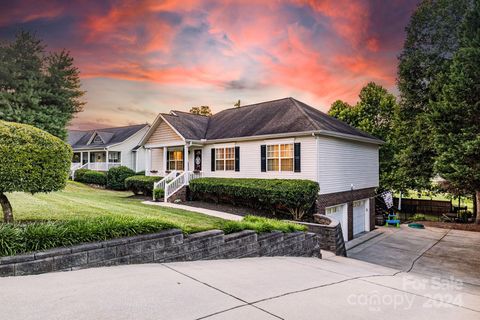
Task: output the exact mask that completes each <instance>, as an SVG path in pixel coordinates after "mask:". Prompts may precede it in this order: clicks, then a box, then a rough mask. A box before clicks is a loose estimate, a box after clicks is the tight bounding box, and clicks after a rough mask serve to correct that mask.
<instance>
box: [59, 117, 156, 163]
mask: <svg viewBox="0 0 480 320" xmlns="http://www.w3.org/2000/svg"><path fill="white" fill-rule="evenodd" d="M149 127H150V126H149V125H148V124H137V125H131V126H126V127H116V128H103V129H96V130H86V131H82V130H69V131H68V139H67V140H68V143H69V144H70V145H71V146H72V149H73V159H72V165H71V167H70V169H71V171H72V172H74V171H75V170H78V169H80V168H87V169H91V170H97V171H108V169H110V168H112V167H116V166H126V167H129V168H130V169H132V170H134V171H135V172H139V171H143V170H145V149H144V148H143V147H140V146H139V143H140V142H141V140H142V138H143V137H144V136H145V133H146V132H147V131H148V129H149Z"/></svg>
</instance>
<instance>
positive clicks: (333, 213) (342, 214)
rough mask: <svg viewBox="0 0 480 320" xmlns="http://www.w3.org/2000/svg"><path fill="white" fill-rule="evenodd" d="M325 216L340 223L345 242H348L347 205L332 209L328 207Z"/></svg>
mask: <svg viewBox="0 0 480 320" xmlns="http://www.w3.org/2000/svg"><path fill="white" fill-rule="evenodd" d="M325 214H326V215H327V216H328V217H331V218H332V219H335V220H337V221H339V222H340V225H341V226H342V233H343V240H344V241H348V222H347V221H348V220H347V204H346V203H344V204H340V205H336V206H332V207H326V208H325Z"/></svg>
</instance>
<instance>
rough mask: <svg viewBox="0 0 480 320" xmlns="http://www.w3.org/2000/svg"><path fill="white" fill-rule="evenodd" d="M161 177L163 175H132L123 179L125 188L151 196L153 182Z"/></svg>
mask: <svg viewBox="0 0 480 320" xmlns="http://www.w3.org/2000/svg"><path fill="white" fill-rule="evenodd" d="M162 179H163V177H153V176H132V177H129V178H127V179H125V188H126V189H127V190H130V191H132V192H133V193H134V194H140V193H142V194H143V195H145V196H152V192H153V184H154V183H155V182H157V181H160V180H162Z"/></svg>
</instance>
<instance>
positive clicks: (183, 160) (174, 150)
mask: <svg viewBox="0 0 480 320" xmlns="http://www.w3.org/2000/svg"><path fill="white" fill-rule="evenodd" d="M177 151H179V152H182V159H181V160H176V159H175V158H173V160H172V158H171V157H170V155H169V156H168V161H167V166H166V167H167V170H168V171H173V170H177V171H182V170H185V151H184V150H183V149H180V148H175V149H171V150H167V152H177ZM170 162H174V163H175V169H172V168H170ZM179 162H182V164H183V165H182V167H183V169H177V167H178V166H177V163H179Z"/></svg>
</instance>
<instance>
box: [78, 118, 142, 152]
mask: <svg viewBox="0 0 480 320" xmlns="http://www.w3.org/2000/svg"><path fill="white" fill-rule="evenodd" d="M146 126H148V124H139V125H131V126H125V127H113V128H102V129H97V130H85V131H81V130H69V132H68V143H69V144H70V145H71V146H72V148H73V149H81V148H89V147H90V148H99V147H101V148H105V147H108V146H111V145H114V144H118V143H122V142H123V141H125V140H127V139H128V138H130V137H131V136H133V135H134V134H136V133H137V132H139V131H140V130H142V129H143V128H145V127H146ZM96 136H98V137H100V139H101V143H92V142H93V140H94V139H95V137H96Z"/></svg>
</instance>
